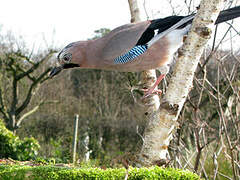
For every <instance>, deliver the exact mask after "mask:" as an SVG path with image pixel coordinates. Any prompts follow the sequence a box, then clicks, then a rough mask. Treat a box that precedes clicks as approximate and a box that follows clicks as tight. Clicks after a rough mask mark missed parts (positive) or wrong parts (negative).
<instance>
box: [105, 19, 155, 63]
mask: <svg viewBox="0 0 240 180" xmlns="http://www.w3.org/2000/svg"><path fill="white" fill-rule="evenodd" d="M150 24H151V21H144V22H140V23H132V24H128V25H124V26H120V27H118V28H116V29H114V30H113V31H111V32H110V33H109V34H107V35H106V36H105V37H103V39H102V41H104V46H103V47H102V50H101V54H100V56H101V58H103V59H105V60H110V61H111V60H113V59H115V58H116V57H118V56H121V55H123V54H125V53H127V52H128V51H129V50H130V49H132V48H133V47H134V46H135V45H136V44H137V42H138V40H139V39H140V38H141V36H142V34H143V33H144V31H145V30H146V29H147V28H148V26H149V25H150Z"/></svg>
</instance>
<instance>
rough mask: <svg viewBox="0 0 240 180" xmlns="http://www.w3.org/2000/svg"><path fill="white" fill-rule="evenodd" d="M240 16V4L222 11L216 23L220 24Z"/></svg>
mask: <svg viewBox="0 0 240 180" xmlns="http://www.w3.org/2000/svg"><path fill="white" fill-rule="evenodd" d="M239 16H240V6H237V7H234V8H230V9H227V10H224V11H221V12H220V14H219V16H218V18H217V20H216V22H215V24H219V23H222V22H225V21H228V20H231V19H234V18H237V17H239Z"/></svg>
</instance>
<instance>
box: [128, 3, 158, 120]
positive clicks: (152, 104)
mask: <svg viewBox="0 0 240 180" xmlns="http://www.w3.org/2000/svg"><path fill="white" fill-rule="evenodd" d="M128 3H129V8H130V13H131V22H132V23H133V22H139V21H141V18H140V10H139V8H138V4H137V0H128ZM156 80H157V78H156V71H155V70H148V71H143V72H142V73H141V80H140V81H141V83H142V84H144V88H147V89H149V88H150V87H152V86H153V85H154V83H155V81H156ZM156 89H157V87H156ZM143 103H144V104H145V105H146V107H147V109H146V112H147V113H146V112H145V115H146V114H147V115H146V118H147V119H148V120H149V121H150V122H151V121H157V119H156V120H155V119H154V118H156V117H154V116H151V114H153V113H154V112H156V111H157V109H158V108H159V105H160V100H159V96H158V95H153V96H149V97H148V98H145V99H143Z"/></svg>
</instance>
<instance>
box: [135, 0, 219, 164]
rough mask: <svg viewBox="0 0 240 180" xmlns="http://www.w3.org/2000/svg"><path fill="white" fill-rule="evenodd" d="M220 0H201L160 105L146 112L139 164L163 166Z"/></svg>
mask: <svg viewBox="0 0 240 180" xmlns="http://www.w3.org/2000/svg"><path fill="white" fill-rule="evenodd" d="M222 4H223V0H202V1H201V4H200V9H199V11H198V13H197V15H196V18H195V19H194V21H193V25H192V28H191V32H190V33H189V35H188V37H187V39H186V41H185V43H184V45H183V47H182V48H181V50H179V57H178V58H179V60H178V61H177V64H176V66H175V69H174V72H173V75H172V78H171V80H170V82H169V86H168V89H167V92H166V94H165V95H164V97H163V99H162V101H161V106H160V108H159V109H158V110H157V111H155V112H154V113H152V114H151V115H149V117H150V118H149V122H148V126H147V127H146V129H145V132H144V143H143V146H142V149H141V152H140V154H139V162H140V164H141V165H144V166H150V165H155V164H156V165H160V166H161V165H164V164H166V162H167V158H168V146H169V143H170V140H171V139H172V133H173V130H174V128H175V127H176V126H177V118H178V115H179V113H180V111H181V109H182V107H183V104H184V102H185V100H186V97H187V95H188V92H189V91H190V89H191V87H192V81H193V77H194V72H195V70H196V67H197V64H198V62H199V59H200V56H201V54H202V51H203V49H204V45H205V44H206V43H207V41H208V40H209V38H210V36H211V33H212V29H213V27H214V22H215V20H216V18H217V16H218V14H219V11H220V9H221V7H222Z"/></svg>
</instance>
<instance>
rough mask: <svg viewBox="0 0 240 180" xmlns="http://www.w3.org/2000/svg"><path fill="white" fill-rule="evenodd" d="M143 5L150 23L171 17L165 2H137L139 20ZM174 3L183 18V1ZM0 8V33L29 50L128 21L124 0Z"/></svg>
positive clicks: (15, 3) (1, 0)
mask: <svg viewBox="0 0 240 180" xmlns="http://www.w3.org/2000/svg"><path fill="white" fill-rule="evenodd" d="M144 2H145V9H146V11H147V14H148V16H149V18H150V19H153V18H158V17H165V16H169V15H171V14H172V11H171V6H170V4H169V3H167V2H168V1H167V0H145V1H144V0H139V6H140V12H141V18H142V20H146V19H147V15H146V13H145V11H144V8H143V4H144ZM173 2H176V3H175V4H174V6H175V7H176V11H177V13H181V14H182V15H185V14H186V11H182V10H180V9H179V8H180V7H181V6H180V5H179V4H177V2H178V3H182V2H183V0H178V1H177V0H176V1H173ZM194 2H197V1H194ZM0 4H1V10H0V25H2V28H1V29H0V33H6V32H8V31H10V32H12V33H13V34H14V35H15V36H16V37H18V36H22V38H23V39H24V41H25V42H26V44H27V46H28V48H29V49H31V48H32V47H33V46H34V47H35V49H38V48H44V47H48V46H51V45H53V46H54V47H57V48H62V47H63V46H65V45H67V44H68V43H70V42H73V41H79V40H86V39H88V38H91V37H93V35H94V30H97V29H100V28H110V29H113V28H115V27H118V26H120V25H123V24H126V23H129V21H130V12H129V6H128V1H127V0H67V1H66V0H64V1H63V0H0ZM193 6H194V7H196V6H198V4H197V3H195V5H193Z"/></svg>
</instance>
